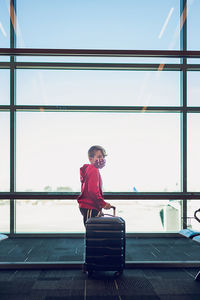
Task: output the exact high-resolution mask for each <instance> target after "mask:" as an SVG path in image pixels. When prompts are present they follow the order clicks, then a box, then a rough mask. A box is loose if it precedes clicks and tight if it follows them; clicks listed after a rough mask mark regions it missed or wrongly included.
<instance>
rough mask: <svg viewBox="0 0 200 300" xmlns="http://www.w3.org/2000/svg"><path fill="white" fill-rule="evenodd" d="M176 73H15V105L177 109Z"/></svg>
mask: <svg viewBox="0 0 200 300" xmlns="http://www.w3.org/2000/svg"><path fill="white" fill-rule="evenodd" d="M179 83H180V73H179V72H169V71H167V72H164V71H163V72H161V71H158V72H145V71H135V72H134V71H132V72H131V71H100V70H99V71H91V70H90V71H86V70H62V71H61V70H51V71H49V70H40V71H38V70H28V71H27V70H18V71H17V104H26V105H31V104H38V105H44V104H45V105H52V104H54V105H92V106H96V105H107V106H108V105H111V106H120V105H124V106H149V105H157V106H165V105H166V106H168V105H170V106H178V105H179V104H180V95H179V94H180V93H179V90H180V89H179Z"/></svg>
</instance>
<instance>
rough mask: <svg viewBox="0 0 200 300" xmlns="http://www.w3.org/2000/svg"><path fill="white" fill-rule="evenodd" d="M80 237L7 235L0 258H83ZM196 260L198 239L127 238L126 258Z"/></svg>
mask: <svg viewBox="0 0 200 300" xmlns="http://www.w3.org/2000/svg"><path fill="white" fill-rule="evenodd" d="M83 253H84V239H81V238H74V239H73V238H52V237H51V238H13V239H11V238H8V239H6V240H3V241H1V242H0V262H26V261H27V262H42V261H48V262H51V261H52V262H56V261H66V262H67V261H69V262H73V261H83V257H84V254H83ZM177 260H179V261H200V243H197V242H195V241H193V240H190V239H187V238H183V237H182V236H180V238H179V237H178V238H176V237H174V238H173V237H172V238H167V237H164V238H127V242H126V261H136V262H137V261H177Z"/></svg>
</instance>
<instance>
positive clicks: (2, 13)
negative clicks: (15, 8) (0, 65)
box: [0, 0, 10, 48]
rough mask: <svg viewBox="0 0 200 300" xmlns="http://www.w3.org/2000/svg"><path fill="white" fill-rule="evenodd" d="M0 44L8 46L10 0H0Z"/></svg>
mask: <svg viewBox="0 0 200 300" xmlns="http://www.w3.org/2000/svg"><path fill="white" fill-rule="evenodd" d="M0 45H1V48H9V47H10V1H6V0H2V1H1V2H0Z"/></svg>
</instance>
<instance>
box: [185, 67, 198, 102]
mask: <svg viewBox="0 0 200 300" xmlns="http://www.w3.org/2000/svg"><path fill="white" fill-rule="evenodd" d="M187 82H188V88H187V99H188V100H187V102H188V106H200V86H199V82H200V72H195V71H193V72H188V73H187Z"/></svg>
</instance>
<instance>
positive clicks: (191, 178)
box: [187, 114, 200, 192]
mask: <svg viewBox="0 0 200 300" xmlns="http://www.w3.org/2000/svg"><path fill="white" fill-rule="evenodd" d="M187 139H188V145H187V151H188V166H187V168H188V169H187V172H188V191H192V192H199V191H200V183H199V169H200V156H199V153H200V114H188V138H187Z"/></svg>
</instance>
